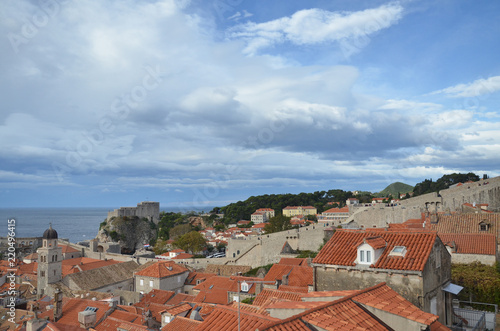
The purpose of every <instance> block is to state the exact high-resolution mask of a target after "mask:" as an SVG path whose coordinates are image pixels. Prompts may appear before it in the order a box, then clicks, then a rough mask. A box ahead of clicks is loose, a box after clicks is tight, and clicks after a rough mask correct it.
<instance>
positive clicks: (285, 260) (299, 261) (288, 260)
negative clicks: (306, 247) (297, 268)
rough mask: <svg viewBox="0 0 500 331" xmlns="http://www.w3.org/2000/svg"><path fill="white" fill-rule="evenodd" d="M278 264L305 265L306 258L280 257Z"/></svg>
mask: <svg viewBox="0 0 500 331" xmlns="http://www.w3.org/2000/svg"><path fill="white" fill-rule="evenodd" d="M278 264H284V265H307V259H306V258H304V259H301V258H290V257H282V258H281V260H280V261H279V262H278Z"/></svg>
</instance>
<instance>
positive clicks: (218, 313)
mask: <svg viewBox="0 0 500 331" xmlns="http://www.w3.org/2000/svg"><path fill="white" fill-rule="evenodd" d="M277 321H279V319H277V318H273V317H270V316H264V315H259V314H254V313H251V312H248V311H240V326H241V330H257V329H259V330H260V329H261V328H262V327H265V326H266V325H269V324H271V323H273V322H277ZM237 329H238V310H237V309H235V308H232V307H227V306H218V307H217V308H216V309H215V310H214V311H213V312H212V313H211V314H210V315H209V316H208V317H207V319H205V321H204V322H203V323H201V324H200V325H199V326H198V329H197V330H199V331H202V330H208V331H214V330H217V331H224V330H230V331H234V330H237Z"/></svg>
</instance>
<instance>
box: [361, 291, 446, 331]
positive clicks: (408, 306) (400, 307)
mask: <svg viewBox="0 0 500 331" xmlns="http://www.w3.org/2000/svg"><path fill="white" fill-rule="evenodd" d="M352 300H353V301H355V302H358V303H361V304H363V305H367V306H370V307H373V308H376V309H380V310H383V311H386V312H388V313H391V314H394V315H398V316H401V317H404V318H406V319H409V320H412V321H415V322H418V323H422V324H425V325H431V324H432V323H434V322H435V321H437V319H438V318H439V317H438V316H436V315H433V314H430V313H426V312H424V311H422V310H420V309H419V308H417V307H416V306H414V305H413V304H412V303H411V302H409V301H408V300H406V299H405V298H403V297H402V296H401V295H399V294H398V293H397V292H396V291H394V290H393V289H391V288H390V287H389V286H387V285H386V284H385V283H381V284H378V285H375V286H372V287H370V288H368V289H365V290H363V291H360V293H358V294H354V295H353V296H352Z"/></svg>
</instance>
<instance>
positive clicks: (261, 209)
mask: <svg viewBox="0 0 500 331" xmlns="http://www.w3.org/2000/svg"><path fill="white" fill-rule="evenodd" d="M257 211H274V209H271V208H259V209H257Z"/></svg>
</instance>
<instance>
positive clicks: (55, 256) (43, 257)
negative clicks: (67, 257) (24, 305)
mask: <svg viewBox="0 0 500 331" xmlns="http://www.w3.org/2000/svg"><path fill="white" fill-rule="evenodd" d="M37 253H38V273H37V276H38V284H37V285H38V289H37V290H38V297H39V298H40V297H42V296H43V295H45V294H47V295H50V296H52V295H53V290H52V288H51V287H49V284H53V283H57V282H59V281H61V280H62V248H61V247H59V246H58V245H57V231H56V230H54V229H52V224H50V226H49V228H48V229H47V230H45V232H44V233H43V238H42V247H40V248H38V250H37Z"/></svg>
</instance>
